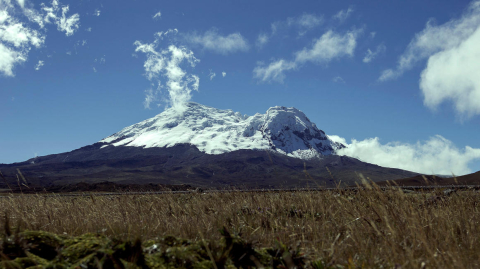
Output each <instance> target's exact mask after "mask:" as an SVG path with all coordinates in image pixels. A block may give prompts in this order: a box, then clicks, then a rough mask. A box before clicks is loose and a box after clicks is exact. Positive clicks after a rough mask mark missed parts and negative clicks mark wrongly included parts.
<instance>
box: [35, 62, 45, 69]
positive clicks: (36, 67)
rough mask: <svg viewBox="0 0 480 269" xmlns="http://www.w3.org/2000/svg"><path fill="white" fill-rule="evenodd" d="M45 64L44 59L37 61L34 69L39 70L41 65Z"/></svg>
mask: <svg viewBox="0 0 480 269" xmlns="http://www.w3.org/2000/svg"><path fill="white" fill-rule="evenodd" d="M44 64H45V62H44V61H38V64H37V65H35V70H36V71H38V70H40V68H42V66H43V65H44Z"/></svg>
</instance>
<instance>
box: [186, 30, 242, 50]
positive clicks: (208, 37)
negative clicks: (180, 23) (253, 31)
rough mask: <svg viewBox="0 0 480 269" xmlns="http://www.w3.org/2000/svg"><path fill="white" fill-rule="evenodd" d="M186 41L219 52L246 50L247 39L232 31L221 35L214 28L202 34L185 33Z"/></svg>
mask: <svg viewBox="0 0 480 269" xmlns="http://www.w3.org/2000/svg"><path fill="white" fill-rule="evenodd" d="M184 39H185V41H186V42H188V43H191V44H194V45H198V46H201V47H203V48H204V49H206V50H210V51H213V52H216V53H220V54H228V53H234V52H237V51H248V49H249V45H248V41H247V40H246V39H245V38H244V37H243V36H242V35H241V34H240V33H233V34H229V35H227V36H221V35H219V34H218V31H217V30H216V29H211V30H208V31H206V32H205V33H204V34H203V35H202V34H198V33H190V34H185V35H184Z"/></svg>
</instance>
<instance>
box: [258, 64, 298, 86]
mask: <svg viewBox="0 0 480 269" xmlns="http://www.w3.org/2000/svg"><path fill="white" fill-rule="evenodd" d="M296 67H297V66H296V64H295V62H289V61H286V60H283V59H280V60H277V61H274V62H272V63H270V64H269V65H268V66H265V65H264V64H262V63H258V64H257V66H256V67H255V68H254V69H253V77H255V78H257V79H260V80H261V81H262V82H271V81H276V82H280V83H283V80H284V79H285V74H284V72H285V71H288V70H291V69H295V68H296Z"/></svg>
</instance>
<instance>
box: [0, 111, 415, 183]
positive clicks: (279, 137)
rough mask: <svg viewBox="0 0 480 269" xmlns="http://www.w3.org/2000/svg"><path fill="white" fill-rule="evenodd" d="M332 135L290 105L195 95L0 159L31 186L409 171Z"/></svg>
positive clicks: (327, 179) (388, 176) (335, 178)
mask: <svg viewBox="0 0 480 269" xmlns="http://www.w3.org/2000/svg"><path fill="white" fill-rule="evenodd" d="M344 147H345V145H343V144H340V143H337V142H334V141H332V140H331V139H330V138H329V137H328V135H326V134H325V132H324V131H322V130H320V129H318V128H317V126H316V125H315V124H314V123H312V122H311V121H310V120H309V119H308V118H307V116H306V115H305V114H304V113H303V112H302V111H300V110H298V109H296V108H292V107H290V108H287V107H282V106H276V107H272V108H270V109H268V110H267V112H266V113H265V114H258V113H257V114H255V115H253V116H246V115H241V114H240V113H238V112H237V113H235V112H233V111H232V110H220V109H216V108H212V107H208V106H204V105H201V104H198V103H188V104H186V109H185V111H182V112H181V113H179V112H178V111H176V110H175V109H173V108H170V109H167V110H165V111H164V112H162V113H160V114H158V115H157V116H155V117H153V118H150V119H147V120H145V121H142V122H139V123H137V124H134V125H131V126H128V127H126V128H124V129H122V130H121V131H119V132H117V133H115V134H113V135H110V136H108V137H106V138H104V139H102V140H100V141H99V142H97V143H94V144H92V145H88V146H85V147H82V148H79V149H76V150H73V151H71V152H66V153H60V154H53V155H48V156H42V157H36V158H33V159H30V160H27V161H25V162H21V163H14V164H6V165H5V164H4V165H0V170H2V171H3V174H4V175H5V176H6V178H7V179H8V180H10V181H12V182H14V181H15V182H16V179H17V178H16V174H17V173H18V170H20V171H21V172H22V173H23V175H24V176H25V178H27V180H28V181H29V183H30V184H35V185H39V186H48V185H52V184H55V185H58V184H71V183H78V182H90V183H95V182H101V181H111V182H116V183H125V184H127V183H128V184H132V183H135V184H146V183H159V184H189V185H192V186H198V187H210V188H223V187H231V186H237V187H248V188H253V187H256V188H281V187H288V188H292V187H306V186H312V187H313V186H327V187H331V186H335V185H336V184H347V185H351V184H354V183H355V182H357V181H359V180H360V178H359V175H360V174H362V175H363V176H364V177H366V178H370V179H371V180H373V181H382V180H395V179H400V178H407V177H412V176H416V175H417V174H416V173H413V172H409V171H404V170H400V169H392V168H384V167H380V166H377V165H373V164H369V163H364V162H361V161H359V160H357V159H354V158H350V157H346V156H339V155H336V152H337V151H338V150H339V149H342V148H344ZM0 187H1V186H0Z"/></svg>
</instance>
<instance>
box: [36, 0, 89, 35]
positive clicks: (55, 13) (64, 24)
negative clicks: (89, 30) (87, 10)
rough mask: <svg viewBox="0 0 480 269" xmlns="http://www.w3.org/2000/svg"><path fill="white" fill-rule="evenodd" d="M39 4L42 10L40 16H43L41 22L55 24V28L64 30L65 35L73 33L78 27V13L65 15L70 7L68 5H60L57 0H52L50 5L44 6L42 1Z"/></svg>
mask: <svg viewBox="0 0 480 269" xmlns="http://www.w3.org/2000/svg"><path fill="white" fill-rule="evenodd" d="M40 6H41V7H42V11H43V12H44V14H40V16H43V22H44V23H47V24H48V23H54V24H56V25H57V29H58V30H59V31H62V32H65V35H66V36H71V35H73V34H74V33H75V31H76V30H78V28H79V27H80V15H78V13H75V14H73V15H71V16H67V13H68V11H69V9H70V8H69V6H68V5H67V6H60V2H59V1H58V0H53V1H52V6H46V5H45V4H44V3H42V4H41V5H40ZM37 17H38V15H37Z"/></svg>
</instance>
